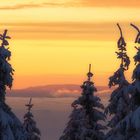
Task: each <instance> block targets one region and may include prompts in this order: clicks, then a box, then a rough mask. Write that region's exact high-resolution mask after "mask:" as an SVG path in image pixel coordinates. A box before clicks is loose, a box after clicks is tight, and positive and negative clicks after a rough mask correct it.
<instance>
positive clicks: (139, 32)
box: [130, 23, 140, 44]
mask: <svg viewBox="0 0 140 140" xmlns="http://www.w3.org/2000/svg"><path fill="white" fill-rule="evenodd" d="M130 25H131V26H132V27H133V28H134V29H135V30H136V31H137V32H138V33H137V36H136V38H135V43H138V44H140V29H139V28H138V27H137V26H136V25H134V24H132V23H131V24H130Z"/></svg>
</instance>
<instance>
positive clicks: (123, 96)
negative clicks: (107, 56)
mask: <svg viewBox="0 0 140 140" xmlns="http://www.w3.org/2000/svg"><path fill="white" fill-rule="evenodd" d="M117 26H118V28H119V30H120V34H121V37H120V38H119V40H118V43H117V45H118V50H119V52H116V54H117V58H118V59H120V60H121V64H120V67H119V69H118V70H117V71H116V72H115V73H114V75H113V76H111V77H110V78H109V87H110V88H111V87H112V86H116V85H117V86H118V87H117V88H116V89H115V90H114V91H113V92H112V94H111V97H110V100H109V105H108V106H107V108H106V110H105V113H106V114H110V115H112V116H113V117H112V119H111V120H110V121H109V123H108V126H110V127H115V126H116V125H117V124H118V123H119V122H120V121H121V120H122V119H123V118H124V117H125V116H126V115H127V114H128V113H129V111H130V109H129V107H128V106H129V104H130V98H129V94H128V93H129V83H128V81H127V80H126V78H125V75H124V71H125V70H128V67H129V64H130V60H129V57H128V56H127V54H126V43H125V40H124V37H123V35H122V30H121V28H120V26H119V24H117Z"/></svg>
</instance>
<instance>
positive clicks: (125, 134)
mask: <svg viewBox="0 0 140 140" xmlns="http://www.w3.org/2000/svg"><path fill="white" fill-rule="evenodd" d="M131 26H133V27H134V28H135V29H136V30H137V31H138V34H137V36H136V39H135V43H138V44H140V30H139V29H138V27H136V26H135V25H133V24H131ZM135 48H136V49H137V54H136V55H135V56H134V61H135V64H136V68H135V69H134V71H133V76H132V79H133V81H134V82H133V83H132V84H131V85H130V93H131V101H130V105H131V107H132V108H131V109H132V111H131V112H130V113H129V114H128V115H127V116H126V117H125V118H124V119H123V120H122V121H121V122H119V123H118V125H117V126H116V127H115V128H114V129H112V131H110V133H108V136H107V139H106V140H140V47H135Z"/></svg>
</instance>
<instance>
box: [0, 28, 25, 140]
mask: <svg viewBox="0 0 140 140" xmlns="http://www.w3.org/2000/svg"><path fill="white" fill-rule="evenodd" d="M8 39H10V37H9V36H7V30H5V31H4V33H3V34H0V40H1V41H2V43H1V46H0V140H26V139H27V135H26V131H24V129H23V126H22V123H21V122H20V121H19V119H18V118H17V117H16V116H15V114H14V113H13V112H12V111H11V108H10V107H9V106H8V105H7V104H6V103H5V94H6V87H9V88H11V87H12V82H13V71H14V70H13V68H12V66H11V64H10V63H9V62H8V61H9V60H10V57H11V52H10V51H9V49H8V48H7V46H8V45H9V43H8Z"/></svg>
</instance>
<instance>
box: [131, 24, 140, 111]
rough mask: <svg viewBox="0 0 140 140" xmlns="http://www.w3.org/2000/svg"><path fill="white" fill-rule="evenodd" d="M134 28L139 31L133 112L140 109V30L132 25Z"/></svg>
mask: <svg viewBox="0 0 140 140" xmlns="http://www.w3.org/2000/svg"><path fill="white" fill-rule="evenodd" d="M131 26H132V27H134V28H135V29H136V30H137V31H138V34H137V36H136V39H135V43H136V45H137V44H138V45H137V46H136V47H135V48H136V50H137V53H136V55H135V56H134V61H135V65H136V67H135V69H134V71H133V75H132V80H133V83H132V84H131V97H132V99H131V105H132V106H131V107H132V110H135V109H137V108H138V107H140V47H139V44H140V30H139V28H138V27H136V26H135V25H133V24H131Z"/></svg>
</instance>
